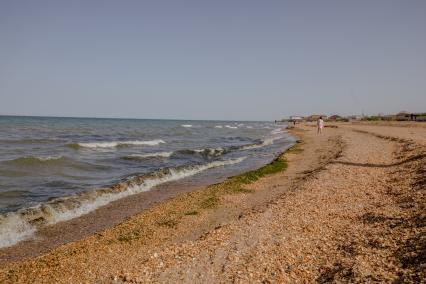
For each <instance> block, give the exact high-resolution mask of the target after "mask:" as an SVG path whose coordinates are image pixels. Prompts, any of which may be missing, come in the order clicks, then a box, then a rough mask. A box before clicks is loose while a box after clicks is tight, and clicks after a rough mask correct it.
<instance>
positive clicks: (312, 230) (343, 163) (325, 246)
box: [0, 123, 426, 283]
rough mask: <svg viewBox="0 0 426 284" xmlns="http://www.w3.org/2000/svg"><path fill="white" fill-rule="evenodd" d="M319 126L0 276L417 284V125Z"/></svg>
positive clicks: (423, 257)
mask: <svg viewBox="0 0 426 284" xmlns="http://www.w3.org/2000/svg"><path fill="white" fill-rule="evenodd" d="M326 125H327V126H328V127H326V128H325V131H324V132H323V134H321V135H317V133H316V128H315V127H314V125H311V124H299V125H297V126H296V127H295V128H293V129H291V130H290V131H291V134H293V135H294V136H296V137H298V138H299V139H300V140H299V143H297V144H296V145H295V146H294V147H293V148H291V149H290V150H289V151H287V152H285V153H284V154H283V155H282V156H281V157H280V158H278V159H277V160H276V161H275V162H273V163H272V164H270V165H267V166H265V167H264V168H263V169H260V170H258V171H253V172H249V173H246V174H243V175H241V176H239V177H234V178H231V179H228V180H227V181H225V182H223V183H220V184H214V185H211V186H208V187H203V188H200V189H197V190H195V191H193V192H186V193H185V192H183V193H182V194H180V195H178V196H177V197H174V198H171V199H168V200H166V201H164V202H161V203H159V204H156V205H154V206H153V207H151V208H149V209H147V210H146V211H144V212H143V213H141V214H137V215H134V216H132V217H129V218H127V219H126V220H125V221H123V222H121V223H120V224H118V225H115V226H114V227H112V228H108V229H104V230H101V231H98V232H97V233H95V234H93V235H91V236H88V237H85V238H83V239H81V240H76V241H73V242H70V243H67V244H65V245H61V246H59V247H57V248H55V249H52V250H50V251H48V252H47V253H44V254H42V255H39V256H36V257H27V258H21V259H19V260H17V261H16V260H15V261H10V260H5V261H3V262H2V263H1V264H0V282H1V283H123V282H130V283H231V282H232V283H234V282H235V283H260V282H261V283H312V282H318V283H327V282H392V281H400V282H399V283H402V282H408V283H409V282H412V283H421V282H422V281H424V279H426V227H425V224H426V223H425V220H426V219H425V217H426V215H425V212H426V211H425V204H426V202H425V193H426V192H425V190H426V188H425V185H426V166H425V165H426V124H420V123H419V124H404V123H393V124H386V123H375V124H373V123H335V124H331V123H328V124H326ZM2 258H3V259H6V258H5V257H4V255H3V257H2Z"/></svg>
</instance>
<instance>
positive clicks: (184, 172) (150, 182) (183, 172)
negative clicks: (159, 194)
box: [48, 157, 246, 224]
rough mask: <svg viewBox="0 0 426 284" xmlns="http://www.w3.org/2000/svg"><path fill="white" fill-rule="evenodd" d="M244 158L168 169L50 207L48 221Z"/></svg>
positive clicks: (74, 214) (92, 208)
mask: <svg viewBox="0 0 426 284" xmlns="http://www.w3.org/2000/svg"><path fill="white" fill-rule="evenodd" d="M244 159H246V157H241V158H236V159H230V160H225V161H214V162H211V163H208V164H205V165H198V166H194V167H189V168H183V169H179V170H176V169H170V174H168V175H165V176H163V177H161V178H151V179H146V180H144V181H143V183H141V184H134V185H129V186H128V187H127V188H126V189H125V190H124V191H120V192H114V193H104V194H102V195H98V196H96V198H95V200H88V201H84V202H82V203H81V204H80V205H79V206H78V207H77V208H73V209H71V210H65V211H64V212H62V211H58V210H56V209H54V208H52V207H50V208H49V211H50V214H49V215H50V216H51V217H50V218H49V220H48V221H49V223H50V224H54V223H58V222H61V221H66V220H70V219H73V218H76V217H79V216H82V215H85V214H87V213H89V212H91V211H93V210H95V209H97V208H99V207H101V206H104V205H107V204H109V203H111V202H112V201H115V200H118V199H121V198H123V197H126V196H129V195H133V194H136V193H140V192H145V191H149V190H151V189H152V188H153V187H155V186H157V185H160V184H163V183H166V182H170V181H176V180H179V179H182V178H186V177H189V176H193V175H195V174H198V173H200V172H202V171H205V170H208V169H211V168H216V167H220V166H226V165H232V164H237V163H240V162H242V161H243V160H244Z"/></svg>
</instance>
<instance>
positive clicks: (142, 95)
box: [0, 0, 426, 120]
mask: <svg viewBox="0 0 426 284" xmlns="http://www.w3.org/2000/svg"><path fill="white" fill-rule="evenodd" d="M402 110H405V111H410V112H426V1H423V0H410V1H404V0H400V1H394V0H375V1H371V0H356V1H355V0H354V1H348V0H335V1H330V0H323V1H316V0H312V1H305V0H294V1H273V0H265V1H251V0H224V1H222V0H215V1H203V0H194V1H186V0H181V1H175V0H170V1H163V0H153V1H132V0H123V1H108V0H102V1H101V0H84V1H78V0H74V1H62V0H54V1H45V0H38V1H22V0H10V1H9V0H0V114H9V115H10V114H12V115H45V116H82V117H123V118H164V119H219V120H227V119H229V120H274V119H279V118H283V117H288V116H289V115H308V114H313V113H322V114H341V115H347V114H362V113H365V114H378V113H384V114H386V113H395V112H399V111H402Z"/></svg>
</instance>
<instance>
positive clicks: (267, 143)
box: [241, 137, 281, 150]
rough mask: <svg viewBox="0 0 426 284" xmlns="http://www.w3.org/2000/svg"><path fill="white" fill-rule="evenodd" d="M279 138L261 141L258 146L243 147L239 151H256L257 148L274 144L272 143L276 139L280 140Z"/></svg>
mask: <svg viewBox="0 0 426 284" xmlns="http://www.w3.org/2000/svg"><path fill="white" fill-rule="evenodd" d="M280 138H281V137H275V138H266V139H264V140H263V141H262V143H260V144H255V145H248V146H244V147H242V148H241V149H242V150H251V149H257V148H262V147H265V146H269V145H272V144H274V141H275V140H277V139H280Z"/></svg>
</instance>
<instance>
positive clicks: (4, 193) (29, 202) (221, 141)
mask: <svg viewBox="0 0 426 284" xmlns="http://www.w3.org/2000/svg"><path fill="white" fill-rule="evenodd" d="M292 142H293V139H292V138H291V137H290V136H289V135H288V134H287V133H286V132H285V131H284V130H282V128H281V127H280V126H277V125H274V124H273V123H270V122H234V121H176V120H136V119H88V118H50V117H13V116H0V214H1V215H0V247H2V246H9V245H12V244H14V243H16V242H17V241H19V240H21V239H25V238H27V237H29V236H30V235H31V234H32V233H33V232H34V231H35V230H36V229H37V227H38V226H41V225H44V224H53V223H56V222H60V221H64V220H69V219H72V218H75V217H78V216H81V215H84V214H86V213H88V212H90V211H93V210H95V209H97V208H99V207H100V206H103V205H105V204H108V203H110V202H112V201H114V200H117V199H120V198H123V197H126V196H129V195H132V194H135V193H139V192H144V191H149V190H151V189H152V188H153V187H155V186H158V185H161V184H163V183H165V182H170V181H176V180H179V179H182V178H189V177H191V178H192V179H194V180H196V179H206V180H209V179H212V178H213V177H214V178H220V177H221V176H227V175H229V173H230V172H232V173H237V172H243V171H245V170H247V169H251V168H253V167H254V166H258V165H261V164H265V163H267V162H269V161H270V160H271V159H273V158H274V157H275V156H276V155H277V154H278V153H280V152H282V150H283V149H284V148H285V147H287V146H288V145H289V144H291V143H292ZM117 184H120V185H117ZM114 185H115V186H114Z"/></svg>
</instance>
